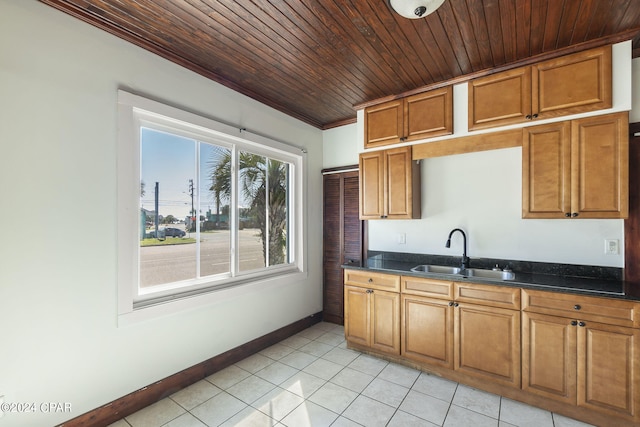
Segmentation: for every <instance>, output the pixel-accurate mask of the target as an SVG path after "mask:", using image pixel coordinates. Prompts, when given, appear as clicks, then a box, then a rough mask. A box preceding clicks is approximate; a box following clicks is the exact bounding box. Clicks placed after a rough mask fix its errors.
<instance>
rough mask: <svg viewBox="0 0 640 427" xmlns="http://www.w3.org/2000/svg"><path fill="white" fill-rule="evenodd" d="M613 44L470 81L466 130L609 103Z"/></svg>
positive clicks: (558, 114)
mask: <svg viewBox="0 0 640 427" xmlns="http://www.w3.org/2000/svg"><path fill="white" fill-rule="evenodd" d="M611 92H612V85H611V46H604V47H601V48H597V49H592V50H588V51H584V52H579V53H575V54H572V55H567V56H563V57H560V58H555V59H551V60H549V61H544V62H540V63H538V64H535V65H531V66H526V67H521V68H516V69H513V70H508V71H504V72H501V73H497V74H492V75H489V76H486V77H481V78H477V79H474V80H471V81H470V82H469V98H468V99H469V130H477V129H486V128H491V127H496V126H505V125H511V124H516V123H524V122H527V121H530V120H535V119H548V118H551V117H559V116H565V115H570V114H577V113H584V112H586V111H595V110H601V109H605V108H610V107H611V106H612V94H611Z"/></svg>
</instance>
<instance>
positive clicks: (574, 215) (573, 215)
mask: <svg viewBox="0 0 640 427" xmlns="http://www.w3.org/2000/svg"><path fill="white" fill-rule="evenodd" d="M578 215H580V214H579V213H578V212H574V213H572V214H571V216H572V217H574V218H575V217H577V216H578Z"/></svg>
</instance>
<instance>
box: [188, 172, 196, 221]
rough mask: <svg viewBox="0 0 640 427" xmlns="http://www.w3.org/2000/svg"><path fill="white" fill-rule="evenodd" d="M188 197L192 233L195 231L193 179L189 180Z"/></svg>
mask: <svg viewBox="0 0 640 427" xmlns="http://www.w3.org/2000/svg"><path fill="white" fill-rule="evenodd" d="M189 195H190V196H191V224H192V225H193V231H196V210H195V208H194V206H193V179H190V180H189ZM189 230H191V227H189Z"/></svg>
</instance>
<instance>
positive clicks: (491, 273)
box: [462, 268, 516, 280]
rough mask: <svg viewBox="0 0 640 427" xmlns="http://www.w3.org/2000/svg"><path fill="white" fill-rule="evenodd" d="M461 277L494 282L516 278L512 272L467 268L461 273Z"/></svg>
mask: <svg viewBox="0 0 640 427" xmlns="http://www.w3.org/2000/svg"><path fill="white" fill-rule="evenodd" d="M462 275H463V276H466V277H479V278H485V279H495V280H513V279H515V278H516V275H515V274H514V272H513V271H502V270H483V269H479V268H467V269H466V270H464V271H463V272H462Z"/></svg>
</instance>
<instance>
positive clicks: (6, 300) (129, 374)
mask: <svg viewBox="0 0 640 427" xmlns="http://www.w3.org/2000/svg"><path fill="white" fill-rule="evenodd" d="M118 88H125V89H128V90H130V91H133V92H136V93H139V94H142V95H146V96H150V97H153V98H155V99H157V100H161V101H164V102H167V103H170V104H172V105H174V106H178V107H182V108H185V109H188V110H190V111H192V112H196V113H199V114H201V115H205V116H208V117H211V118H214V119H217V120H220V121H224V122H228V123H235V124H238V125H239V126H243V127H246V128H247V129H249V130H254V131H259V132H261V133H263V134H266V135H268V136H270V137H272V138H274V139H278V140H281V141H284V142H289V143H292V144H295V145H298V146H300V145H302V146H304V147H306V149H307V150H308V152H309V155H308V166H309V175H308V187H307V188H306V195H307V198H308V213H309V214H308V221H309V224H311V225H313V224H320V223H321V212H322V199H321V194H322V183H321V174H320V170H321V168H322V164H321V162H322V160H321V159H322V132H321V131H320V130H318V129H315V128H313V127H311V126H308V125H306V124H304V123H302V122H300V121H298V120H295V119H293V118H291V117H288V116H286V115H283V114H281V113H279V112H277V111H275V110H273V109H271V108H268V107H266V106H264V105H262V104H259V103H257V102H255V101H252V100H250V99H249V98H247V97H244V96H242V95H240V94H238V93H236V92H233V91H231V90H229V89H227V88H225V87H223V86H221V85H218V84H215V83H214V82H212V81H210V80H207V79H205V78H202V77H200V76H198V75H196V74H194V73H192V72H190V71H188V70H185V69H184V68H181V67H179V66H177V65H174V64H171V63H169V62H168V61H166V60H164V59H161V58H159V57H157V56H155V55H153V54H151V53H148V52H146V51H144V50H142V49H140V48H137V47H135V46H133V45H131V44H128V43H126V42H124V41H122V40H120V39H118V38H116V37H113V36H111V35H109V34H107V33H106V32H103V31H101V30H98V29H96V28H94V27H92V26H90V25H87V24H85V23H83V22H81V21H80V20H78V19H75V18H72V17H71V16H68V15H66V14H63V13H61V12H59V11H57V10H55V9H53V8H51V7H49V6H46V5H43V4H42V3H40V2H36V1H34V0H30V1H15V0H0V144H1V146H2V160H3V161H2V166H1V167H0V196H1V198H0V200H2V208H1V209H0V216H1V218H2V221H1V223H2V228H3V232H2V239H3V243H2V245H0V320H1V325H2V328H3V329H2V340H1V342H0V395H4V396H5V401H6V402H38V403H40V402H69V403H70V404H71V405H72V410H73V412H72V413H62V414H57V415H52V414H43V413H37V414H27V415H16V414H9V415H5V416H4V417H3V418H0V426H5V425H6V426H9V425H10V426H33V425H54V424H57V423H60V422H62V421H65V420H67V419H70V418H73V417H75V416H77V415H80V414H82V413H84V412H86V411H89V410H92V409H94V408H96V407H99V406H101V405H103V404H105V403H107V402H109V401H111V400H113V399H116V398H119V397H121V396H124V395H126V394H127V393H130V392H132V391H134V390H136V389H139V388H141V387H143V386H145V385H148V384H151V383H153V382H155V381H157V380H159V379H162V378H164V377H166V376H168V375H171V374H174V373H176V372H178V371H180V370H182V369H185V368H187V367H189V366H192V365H194V364H197V363H199V362H201V361H203V360H206V359H208V358H210V357H213V356H215V355H217V354H220V353H222V352H224V351H226V350H228V349H230V348H233V347H236V346H238V345H240V344H243V343H245V342H247V341H250V340H252V339H254V338H256V337H259V336H261V335H264V334H266V333H268V332H270V331H273V330H275V329H277V328H280V327H282V326H285V325H287V324H290V323H292V322H294V321H297V320H299V319H302V318H304V317H306V316H308V315H310V314H312V313H315V312H318V311H321V309H322V284H321V280H322V273H321V259H322V255H321V242H322V232H321V228H320V227H317V226H311V227H309V239H308V241H309V243H308V249H309V253H308V259H309V277H308V279H307V280H305V281H303V282H300V283H297V284H294V285H281V286H276V287H270V288H269V289H268V290H266V291H256V292H254V293H251V294H244V295H242V294H240V295H234V296H233V297H228V298H224V299H222V298H221V300H220V301H219V302H218V303H214V304H211V305H208V306H204V307H200V308H197V309H193V310H191V311H186V312H181V313H178V314H174V315H168V316H165V317H162V318H158V319H155V320H149V321H146V322H142V323H135V324H132V325H128V326H126V327H118V326H117V308H116V302H117V293H116V277H117V274H116V273H117V264H116V259H117V256H116V255H117V249H116V248H117V245H116V178H117V177H116V135H117V126H118V123H117V121H116V93H117V89H118Z"/></svg>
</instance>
